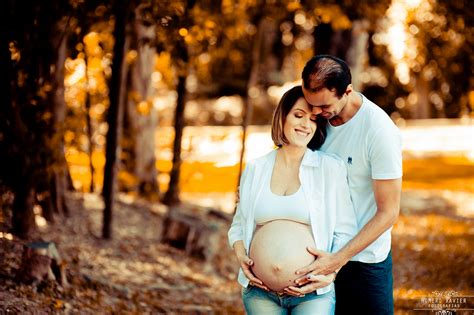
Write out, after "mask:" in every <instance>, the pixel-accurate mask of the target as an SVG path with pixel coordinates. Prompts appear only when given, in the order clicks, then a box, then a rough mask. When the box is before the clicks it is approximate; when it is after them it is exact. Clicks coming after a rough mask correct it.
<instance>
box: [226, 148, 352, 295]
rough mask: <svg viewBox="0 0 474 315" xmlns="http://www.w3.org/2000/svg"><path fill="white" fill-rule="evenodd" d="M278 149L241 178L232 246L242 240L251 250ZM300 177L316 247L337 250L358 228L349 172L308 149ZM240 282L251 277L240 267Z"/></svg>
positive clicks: (249, 166) (335, 159)
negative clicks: (262, 195)
mask: <svg viewBox="0 0 474 315" xmlns="http://www.w3.org/2000/svg"><path fill="white" fill-rule="evenodd" d="M276 153H277V150H272V151H271V152H269V153H268V154H266V155H264V156H262V157H260V158H258V159H255V160H252V161H249V162H248V163H247V166H246V167H245V170H244V172H243V174H242V177H241V179H240V188H239V189H240V191H239V196H240V202H239V204H238V205H237V210H236V213H235V215H234V219H233V221H232V225H231V227H230V229H229V233H228V237H229V245H230V246H231V247H233V245H234V243H235V242H236V241H239V240H242V241H243V242H244V247H245V249H246V252H247V255H248V249H249V247H250V242H251V240H252V236H253V232H254V231H255V227H256V224H255V220H254V214H255V204H256V200H257V199H258V197H259V195H260V193H261V191H262V188H263V181H264V178H265V175H266V174H268V172H270V173H271V172H272V171H273V165H274V161H275V155H276ZM299 178H300V183H301V188H302V189H303V193H304V196H305V199H306V204H307V205H308V210H309V213H310V222H311V230H312V232H313V237H314V240H315V243H316V248H317V249H319V250H323V251H326V252H336V251H338V250H339V249H341V248H342V247H343V246H344V245H345V244H346V243H347V242H348V241H349V240H351V239H352V238H353V237H354V236H355V235H356V234H357V231H358V228H357V220H356V216H355V213H354V209H353V206H352V202H351V198H350V194H349V186H348V183H347V171H346V166H345V165H344V162H342V161H341V160H340V159H339V158H338V157H336V156H334V155H330V154H327V153H324V152H321V151H314V152H313V151H311V150H309V149H307V150H306V152H305V154H304V157H303V160H302V161H301V165H300V170H299ZM238 281H239V283H240V284H241V285H242V286H243V287H247V286H248V283H249V280H248V279H247V277H246V276H245V274H244V273H243V271H242V269H240V270H239V276H238ZM333 285H334V284H333V283H331V285H328V286H326V287H324V288H321V289H318V290H316V292H317V294H324V293H327V292H329V291H330V290H331V289H332V288H333Z"/></svg>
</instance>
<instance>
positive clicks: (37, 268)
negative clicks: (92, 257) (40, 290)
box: [17, 242, 69, 287]
mask: <svg viewBox="0 0 474 315" xmlns="http://www.w3.org/2000/svg"><path fill="white" fill-rule="evenodd" d="M17 280H18V281H20V282H24V283H28V284H33V285H37V284H39V283H41V282H43V281H44V280H55V281H57V282H58V283H59V284H60V285H61V286H63V287H67V286H68V285H69V284H68V282H67V278H66V263H65V262H64V261H63V260H62V259H61V257H60V256H59V252H58V250H57V248H56V245H55V244H54V243H52V242H34V243H29V244H26V246H25V247H24V250H23V256H22V263H21V267H20V269H19V270H18V273H17Z"/></svg>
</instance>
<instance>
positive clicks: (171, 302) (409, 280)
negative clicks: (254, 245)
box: [0, 191, 474, 314]
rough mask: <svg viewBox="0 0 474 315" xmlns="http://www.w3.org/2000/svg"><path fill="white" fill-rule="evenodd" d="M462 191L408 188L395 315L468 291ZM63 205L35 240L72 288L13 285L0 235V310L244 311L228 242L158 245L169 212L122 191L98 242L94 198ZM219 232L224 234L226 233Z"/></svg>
mask: <svg viewBox="0 0 474 315" xmlns="http://www.w3.org/2000/svg"><path fill="white" fill-rule="evenodd" d="M445 197H446V196H445ZM451 197H452V196H451ZM464 197H465V196H464ZM464 197H462V198H461V197H460V198H457V199H456V198H454V197H453V198H448V197H446V198H444V197H443V196H442V194H440V193H439V192H434V193H433V192H432V193H431V195H430V193H428V192H424V191H411V192H405V193H404V200H405V201H404V203H403V205H402V214H401V217H400V220H399V221H398V223H397V224H396V226H395V227H394V229H393V244H394V246H393V258H394V280H395V283H394V288H395V291H394V293H395V298H396V302H395V303H396V309H397V312H396V313H397V314H417V313H418V314H420V313H419V312H415V308H417V307H419V306H420V303H421V300H422V298H423V297H430V296H432V295H433V292H434V291H438V292H439V291H441V292H447V291H449V290H451V291H456V292H457V293H459V294H463V295H467V294H470V295H474V294H473V293H474V256H473V253H474V249H473V247H474V219H473V218H472V217H470V210H469V209H468V211H467V212H466V211H460V210H459V206H460V205H459V203H460V204H463V203H465V202H466V200H468V201H469V199H463V198H464ZM454 199H456V200H457V201H456V200H454ZM471 200H472V199H471ZM69 203H70V206H71V208H72V209H73V211H72V213H73V214H72V216H71V217H70V218H68V219H67V220H64V222H61V223H59V224H56V225H54V226H51V227H49V226H45V227H43V228H42V229H41V230H40V231H39V233H38V237H40V238H42V239H43V240H46V241H53V242H55V243H56V244H57V247H58V249H59V251H60V253H61V254H62V256H63V257H64V258H65V259H66V260H67V261H68V266H67V268H68V278H69V279H70V282H71V286H70V287H69V288H67V289H62V288H60V287H58V286H56V285H55V284H54V283H46V284H44V285H42V286H40V287H39V288H37V289H35V288H33V287H31V286H27V285H17V284H15V282H14V281H13V280H12V279H11V277H10V276H9V275H8V270H10V269H11V268H14V267H15V264H17V263H18V261H17V260H18V255H19V254H18V253H15V250H14V247H15V244H16V243H15V240H13V241H11V240H8V239H7V238H5V235H4V237H3V238H0V245H1V246H0V250H2V252H0V256H2V255H3V256H5V258H6V259H4V260H3V261H2V262H0V264H3V265H2V266H0V267H2V268H1V269H0V270H2V271H3V272H2V274H1V276H0V288H1V289H0V310H10V311H12V313H25V312H33V311H35V312H37V313H48V314H49V313H60V314H61V313H63V314H69V313H72V314H75V313H81V314H98V313H101V314H103V313H105V314H111V313H116V314H159V313H166V314H243V307H242V303H241V301H240V296H239V292H240V288H239V286H238V284H237V282H236V280H235V269H236V265H235V262H234V260H233V256H232V253H231V252H230V250H229V249H228V248H226V247H225V245H224V246H223V250H222V252H221V253H219V255H218V257H216V259H214V260H213V261H212V264H203V263H202V262H201V261H198V260H195V259H192V258H189V257H186V256H185V255H183V253H182V252H180V251H178V250H175V249H173V248H170V247H168V246H166V245H163V244H160V242H159V240H160V235H161V230H162V219H163V214H164V211H165V209H164V208H163V207H162V206H160V205H150V204H147V203H144V202H137V201H135V200H133V199H130V198H129V197H126V196H121V197H120V202H119V203H118V207H117V210H116V213H115V215H114V223H113V224H114V239H113V240H111V241H103V240H101V239H100V238H98V237H97V236H98V235H99V234H100V233H99V232H100V222H101V209H102V203H101V201H100V199H99V198H98V197H97V196H95V195H71V196H70V200H69ZM463 209H464V208H463ZM220 233H222V239H223V240H224V239H225V234H226V231H220ZM224 242H225V240H224ZM6 266H9V267H8V268H10V269H8V268H6Z"/></svg>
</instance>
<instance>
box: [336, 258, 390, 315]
mask: <svg viewBox="0 0 474 315" xmlns="http://www.w3.org/2000/svg"><path fill="white" fill-rule="evenodd" d="M336 296H337V299H336V314H337V315H346V314H355V313H357V314H364V315H393V277H392V253H391V252H390V253H389V254H388V257H387V258H386V259H385V260H384V261H382V262H379V263H374V264H367V263H362V262H358V261H349V262H348V263H347V264H346V265H345V266H344V267H342V269H341V270H340V271H339V273H338V274H337V277H336Z"/></svg>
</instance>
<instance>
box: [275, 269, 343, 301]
mask: <svg viewBox="0 0 474 315" xmlns="http://www.w3.org/2000/svg"><path fill="white" fill-rule="evenodd" d="M335 279H336V273H331V274H328V275H325V276H324V275H312V274H308V275H307V276H306V279H305V280H306V281H305V282H303V284H302V285H300V286H296V285H295V286H289V287H288V288H285V289H284V290H283V291H284V292H285V293H286V294H289V295H293V296H304V295H305V294H308V293H311V292H313V291H316V290H317V289H321V288H324V287H325V286H328V285H330V284H331V283H332V282H333V281H334V280H335Z"/></svg>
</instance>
